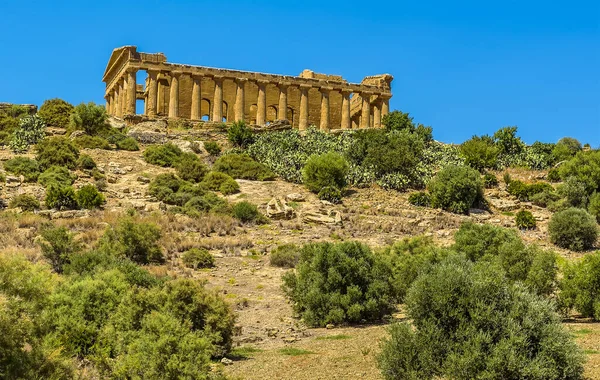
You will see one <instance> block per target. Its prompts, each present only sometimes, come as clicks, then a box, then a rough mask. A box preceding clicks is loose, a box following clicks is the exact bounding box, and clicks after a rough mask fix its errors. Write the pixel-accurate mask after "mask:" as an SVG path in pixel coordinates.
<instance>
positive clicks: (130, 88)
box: [125, 67, 137, 115]
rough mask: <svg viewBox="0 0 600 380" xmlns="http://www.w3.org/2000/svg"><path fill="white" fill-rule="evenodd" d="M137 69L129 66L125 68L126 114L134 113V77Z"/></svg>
mask: <svg viewBox="0 0 600 380" xmlns="http://www.w3.org/2000/svg"><path fill="white" fill-rule="evenodd" d="M136 73H137V69H136V68H134V67H130V68H129V69H127V106H126V107H125V108H126V109H125V112H126V113H127V115H135V111H136V110H135V102H136V100H137V99H136V97H137V96H136V91H137V87H136V77H135V74H136Z"/></svg>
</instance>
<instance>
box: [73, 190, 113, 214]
mask: <svg viewBox="0 0 600 380" xmlns="http://www.w3.org/2000/svg"><path fill="white" fill-rule="evenodd" d="M75 200H76V201H77V204H78V205H79V207H80V208H84V209H89V210H91V209H94V208H98V207H100V206H102V205H103V204H104V202H105V201H106V200H105V199H104V195H102V193H101V192H99V191H98V189H97V188H96V186H94V185H89V184H88V185H84V186H83V187H81V189H79V190H77V192H76V193H75Z"/></svg>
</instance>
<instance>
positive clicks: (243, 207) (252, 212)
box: [232, 201, 262, 223]
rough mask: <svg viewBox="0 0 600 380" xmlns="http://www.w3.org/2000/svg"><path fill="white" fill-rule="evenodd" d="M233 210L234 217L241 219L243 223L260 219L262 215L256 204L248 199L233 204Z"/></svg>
mask: <svg viewBox="0 0 600 380" xmlns="http://www.w3.org/2000/svg"><path fill="white" fill-rule="evenodd" d="M232 212H233V217H234V218H236V219H239V220H240V221H241V222H242V223H248V222H256V221H260V219H261V216H262V215H261V214H260V212H258V208H256V206H255V205H253V204H252V203H250V202H246V201H242V202H238V203H236V204H235V205H233V208H232Z"/></svg>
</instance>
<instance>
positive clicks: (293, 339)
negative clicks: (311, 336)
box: [283, 336, 298, 343]
mask: <svg viewBox="0 0 600 380" xmlns="http://www.w3.org/2000/svg"><path fill="white" fill-rule="evenodd" d="M297 340H298V339H296V338H295V337H293V336H288V337H285V338H283V341H284V342H285V343H294V342H295V341H297Z"/></svg>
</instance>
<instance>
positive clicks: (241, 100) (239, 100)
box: [235, 78, 248, 121]
mask: <svg viewBox="0 0 600 380" xmlns="http://www.w3.org/2000/svg"><path fill="white" fill-rule="evenodd" d="M247 81H248V80H247V79H245V78H239V79H236V80H235V84H236V85H237V88H236V90H235V121H244V116H245V114H244V108H245V107H244V105H245V102H246V97H245V96H244V86H245V84H246V82H247Z"/></svg>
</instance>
